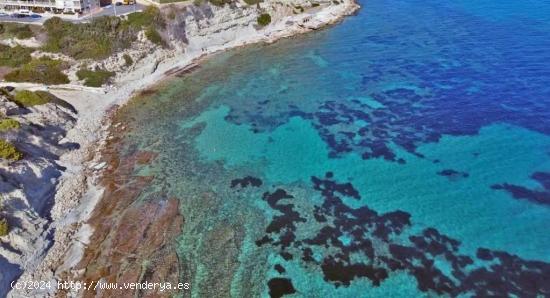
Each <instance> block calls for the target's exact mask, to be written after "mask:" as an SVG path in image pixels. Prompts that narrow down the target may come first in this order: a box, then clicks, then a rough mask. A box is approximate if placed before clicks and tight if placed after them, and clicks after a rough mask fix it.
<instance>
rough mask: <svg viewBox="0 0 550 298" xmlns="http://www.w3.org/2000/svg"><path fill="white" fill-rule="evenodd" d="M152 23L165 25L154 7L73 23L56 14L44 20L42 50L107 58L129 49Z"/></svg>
mask: <svg viewBox="0 0 550 298" xmlns="http://www.w3.org/2000/svg"><path fill="white" fill-rule="evenodd" d="M152 26H155V27H161V28H164V26H165V23H164V20H163V18H162V15H161V14H160V11H159V9H158V8H157V7H155V6H149V7H147V8H146V9H145V10H144V11H143V12H135V13H132V14H129V15H128V16H127V19H126V20H124V19H121V18H118V17H114V16H103V17H99V18H96V19H94V20H93V21H92V22H90V23H78V24H74V23H71V22H66V21H63V20H61V19H60V18H58V17H53V18H51V19H49V20H47V21H46V22H44V28H45V30H46V33H47V36H48V38H47V41H46V43H45V45H44V47H43V50H45V51H48V52H61V53H63V54H65V55H68V56H71V57H73V58H75V59H104V58H107V57H109V56H111V55H112V54H114V53H116V52H117V51H120V50H123V49H127V48H129V47H130V45H131V43H132V42H133V41H135V40H136V37H137V33H138V32H139V31H141V30H143V29H145V28H148V27H152Z"/></svg>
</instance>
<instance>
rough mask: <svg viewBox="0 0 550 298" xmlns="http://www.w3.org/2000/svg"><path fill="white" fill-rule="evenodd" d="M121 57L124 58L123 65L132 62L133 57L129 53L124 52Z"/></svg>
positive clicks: (129, 64) (128, 64)
mask: <svg viewBox="0 0 550 298" xmlns="http://www.w3.org/2000/svg"><path fill="white" fill-rule="evenodd" d="M122 58H123V59H124V65H126V66H131V65H132V64H134V59H132V57H130V55H128V54H124V55H123V56H122Z"/></svg>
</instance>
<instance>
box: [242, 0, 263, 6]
mask: <svg viewBox="0 0 550 298" xmlns="http://www.w3.org/2000/svg"><path fill="white" fill-rule="evenodd" d="M244 2H245V3H246V4H248V5H254V4H258V3H260V2H262V0H244Z"/></svg>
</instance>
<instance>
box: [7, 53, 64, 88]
mask: <svg viewBox="0 0 550 298" xmlns="http://www.w3.org/2000/svg"><path fill="white" fill-rule="evenodd" d="M61 63H62V61H59V60H52V59H50V58H40V59H34V60H31V61H30V62H29V63H27V64H24V65H22V66H21V67H20V68H18V69H16V70H13V71H12V72H10V73H8V74H6V75H5V76H4V79H5V80H6V81H10V82H33V83H42V84H47V85H57V84H67V83H69V78H68V77H67V75H65V74H64V73H63V72H61V66H62V65H61Z"/></svg>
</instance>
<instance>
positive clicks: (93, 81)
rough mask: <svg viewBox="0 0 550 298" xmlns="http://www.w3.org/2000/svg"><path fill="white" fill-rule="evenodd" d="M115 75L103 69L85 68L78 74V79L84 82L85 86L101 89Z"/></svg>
mask: <svg viewBox="0 0 550 298" xmlns="http://www.w3.org/2000/svg"><path fill="white" fill-rule="evenodd" d="M114 75H115V73H114V72H111V71H106V70H101V69H98V70H89V69H85V68H83V69H80V70H79V71H77V72H76V76H77V77H78V79H79V80H83V81H84V85H85V86H89V87H101V86H102V85H104V84H106V83H107V82H109V79H110V78H111V77H112V76H114Z"/></svg>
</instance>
